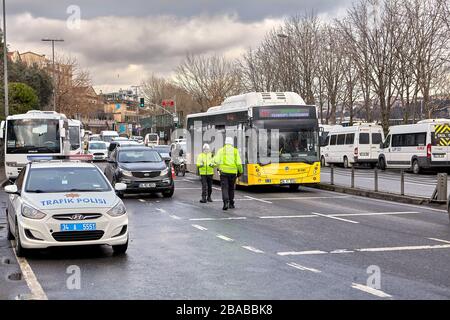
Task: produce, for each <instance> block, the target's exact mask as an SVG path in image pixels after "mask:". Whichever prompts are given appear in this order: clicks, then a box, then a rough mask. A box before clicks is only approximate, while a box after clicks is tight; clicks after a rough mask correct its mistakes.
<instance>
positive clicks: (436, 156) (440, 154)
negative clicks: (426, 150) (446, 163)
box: [433, 153, 445, 158]
mask: <svg viewBox="0 0 450 320" xmlns="http://www.w3.org/2000/svg"><path fill="white" fill-rule="evenodd" d="M433 156H434V157H435V158H444V157H445V154H442V153H434V154H433Z"/></svg>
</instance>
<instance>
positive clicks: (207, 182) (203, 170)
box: [197, 143, 214, 203]
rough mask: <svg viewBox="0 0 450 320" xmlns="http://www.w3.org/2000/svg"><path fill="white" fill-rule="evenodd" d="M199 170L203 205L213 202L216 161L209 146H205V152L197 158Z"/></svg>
mask: <svg viewBox="0 0 450 320" xmlns="http://www.w3.org/2000/svg"><path fill="white" fill-rule="evenodd" d="M197 168H198V171H199V174H200V177H201V178H202V199H201V200H200V202H201V203H206V202H213V201H212V199H211V193H212V182H213V175H214V161H213V156H212V153H211V149H210V147H209V144H207V143H205V144H204V145H203V152H202V153H200V154H199V155H198V157H197Z"/></svg>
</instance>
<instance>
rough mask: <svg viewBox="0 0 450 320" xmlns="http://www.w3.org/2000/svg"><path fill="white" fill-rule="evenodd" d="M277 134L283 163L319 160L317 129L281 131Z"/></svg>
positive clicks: (280, 157)
mask: <svg viewBox="0 0 450 320" xmlns="http://www.w3.org/2000/svg"><path fill="white" fill-rule="evenodd" d="M277 136H278V141H279V145H278V146H279V159H280V160H279V161H280V162H281V163H283V162H306V163H314V162H316V161H319V143H318V132H317V130H313V129H304V130H299V131H280V132H279V133H278V134H275V137H277ZM269 143H270V142H269Z"/></svg>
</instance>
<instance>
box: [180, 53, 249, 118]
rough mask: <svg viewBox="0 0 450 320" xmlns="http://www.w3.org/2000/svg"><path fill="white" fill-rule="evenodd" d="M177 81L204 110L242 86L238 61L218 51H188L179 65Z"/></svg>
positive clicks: (220, 101)
mask: <svg viewBox="0 0 450 320" xmlns="http://www.w3.org/2000/svg"><path fill="white" fill-rule="evenodd" d="M176 83H177V84H178V85H179V86H180V87H182V88H183V89H185V90H186V91H187V92H188V93H189V94H191V95H192V96H193V97H194V99H195V100H196V101H197V102H198V104H199V105H200V106H201V107H202V111H206V109H207V108H208V107H211V106H216V105H219V104H220V103H222V102H223V100H224V99H225V98H226V97H227V96H230V95H233V94H236V93H238V92H239V90H240V88H241V85H240V78H239V74H238V72H237V68H236V65H235V64H234V63H232V62H230V61H228V60H226V59H225V58H224V57H223V56H217V55H214V56H197V55H193V54H188V55H187V56H186V59H185V60H184V61H183V62H182V63H181V64H180V65H179V66H178V67H177V69H176Z"/></svg>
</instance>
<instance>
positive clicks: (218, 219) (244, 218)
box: [189, 217, 247, 221]
mask: <svg viewBox="0 0 450 320" xmlns="http://www.w3.org/2000/svg"><path fill="white" fill-rule="evenodd" d="M246 219H247V218H246V217H231V218H192V219H189V221H222V220H246Z"/></svg>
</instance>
